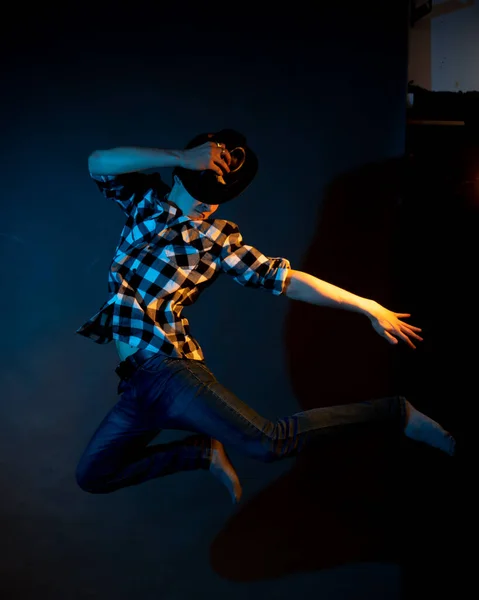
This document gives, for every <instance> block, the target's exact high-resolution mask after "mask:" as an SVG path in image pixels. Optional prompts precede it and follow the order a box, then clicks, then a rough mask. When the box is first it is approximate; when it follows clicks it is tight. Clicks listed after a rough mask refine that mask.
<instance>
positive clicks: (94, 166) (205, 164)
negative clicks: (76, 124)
mask: <svg viewBox="0 0 479 600" xmlns="http://www.w3.org/2000/svg"><path fill="white" fill-rule="evenodd" d="M222 151H223V152H224V149H222V148H218V146H217V145H216V144H214V143H213V142H205V143H204V144H202V145H201V146H197V147H196V148H191V149H190V150H164V149H160V148H140V147H137V146H120V147H117V148H111V149H109V150H95V151H94V152H92V153H91V154H90V156H89V157H88V169H89V171H90V173H93V174H96V175H123V174H125V173H134V172H135V171H145V170H147V169H160V168H162V167H173V168H174V167H183V168H184V169H191V170H192V171H204V170H206V169H211V170H213V171H214V172H215V173H217V174H218V175H223V174H224V172H226V173H228V172H229V167H228V164H227V163H228V162H229V160H230V157H229V154H228V153H227V152H226V155H225V157H224V159H223V158H221V152H222ZM220 167H221V168H220ZM222 169H223V170H222Z"/></svg>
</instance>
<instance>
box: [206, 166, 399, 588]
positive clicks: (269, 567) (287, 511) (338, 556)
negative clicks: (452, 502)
mask: <svg viewBox="0 0 479 600" xmlns="http://www.w3.org/2000/svg"><path fill="white" fill-rule="evenodd" d="M401 165H402V159H392V160H389V161H385V162H383V163H380V164H371V165H367V166H365V167H363V168H361V169H359V170H358V171H355V172H351V173H347V174H344V175H343V176H341V177H339V178H338V179H337V180H336V181H333V182H332V184H331V185H330V186H329V187H328V189H327V190H326V193H325V197H324V198H323V199H322V202H323V210H322V215H321V217H320V223H319V224H318V228H317V233H316V235H315V237H314V239H313V241H312V243H311V246H310V248H309V251H308V252H307V255H306V256H305V258H304V261H303V264H302V265H300V266H298V269H300V270H303V271H306V272H309V273H311V274H312V275H315V276H317V277H320V278H321V279H325V280H326V281H329V282H331V283H334V284H336V285H339V286H340V287H344V288H346V289H348V290H350V291H352V292H354V293H357V294H359V295H362V296H367V297H370V298H374V299H375V300H377V301H378V302H380V303H381V304H384V305H385V306H387V307H388V308H391V309H392V310H395V308H396V307H394V306H393V302H392V296H393V289H394V285H393V275H394V274H393V272H392V269H391V264H390V258H391V255H392V247H391V246H392V242H393V239H394V235H393V227H394V219H395V212H396V209H397V206H398V204H399V189H400V181H401V176H400V173H401ZM404 312H407V311H404ZM285 344H286V354H287V363H288V367H289V372H290V375H291V379H292V387H293V390H294V392H295V394H296V397H297V400H298V402H299V405H300V406H301V409H302V410H307V409H311V408H316V407H322V406H328V405H336V404H345V403H350V402H356V401H361V400H364V399H368V398H373V397H378V396H383V395H393V394H394V393H395V391H394V390H393V383H392V377H391V375H392V372H393V369H392V358H393V353H394V352H398V351H401V350H399V347H396V346H391V345H389V344H388V342H386V340H384V339H383V338H381V337H380V336H378V334H377V333H375V332H374V330H373V329H372V328H371V326H370V324H369V321H368V320H367V319H366V318H365V317H361V316H359V315H357V314H353V313H346V312H344V311H334V310H332V309H319V308H318V307H315V306H312V305H305V304H304V303H299V302H291V305H290V311H289V314H288V316H287V319H286V328H285ZM402 443H404V442H402ZM398 447H399V444H398V442H397V438H395V439H392V438H391V435H390V433H389V437H388V434H387V433H386V432H384V431H377V430H372V429H371V430H370V431H368V432H365V431H362V432H361V433H358V434H356V433H355V434H354V435H349V434H348V435H346V436H341V438H336V439H328V440H321V442H320V443H315V444H312V445H310V446H309V447H308V449H307V450H306V451H304V452H303V453H302V454H301V456H299V457H297V458H295V459H293V460H294V464H293V466H292V469H291V471H289V472H288V473H286V474H285V475H284V476H282V477H281V478H280V479H278V480H277V481H275V482H274V483H273V484H272V485H271V486H269V487H268V488H266V489H264V490H263V491H262V492H261V493H260V494H259V495H258V496H257V497H255V498H254V499H253V500H252V501H251V502H250V503H249V504H245V505H244V506H243V507H242V508H240V510H239V512H238V513H237V514H236V515H235V516H234V517H233V518H232V519H231V521H230V522H229V524H227V525H226V526H225V528H224V529H223V531H222V532H221V533H220V534H219V535H218V537H217V538H216V540H215V541H214V543H213V545H212V548H211V562H212V566H213V568H214V569H215V570H216V572H218V573H219V574H220V575H221V576H222V577H225V578H227V579H231V580H236V581H252V580H263V579H268V578H275V577H282V576H284V575H285V574H290V573H293V572H298V571H303V572H304V571H316V570H321V569H325V568H331V567H334V566H338V565H344V564H348V563H354V562H362V561H368V562H371V561H377V562H394V561H396V560H398V558H399V557H398V556H397V552H398V550H397V549H398V548H399V547H400V544H399V543H398V535H399V531H398V529H397V527H398V519H397V518H396V517H397V514H398V513H397V511H398V510H399V507H398V506H397V505H396V504H395V503H396V502H398V500H396V497H397V496H396V490H394V486H395V482H394V480H393V475H392V473H394V471H395V469H394V468H392V465H393V461H395V460H396V458H397V453H396V451H397V449H398ZM394 477H395V478H396V480H397V472H396V474H395V476H394Z"/></svg>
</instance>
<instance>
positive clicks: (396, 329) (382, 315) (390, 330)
mask: <svg viewBox="0 0 479 600" xmlns="http://www.w3.org/2000/svg"><path fill="white" fill-rule="evenodd" d="M368 313H369V314H368V317H369V319H370V320H371V324H372V326H373V328H374V329H375V331H377V332H378V333H379V335H381V336H382V337H383V338H385V339H386V340H387V341H388V342H389V343H390V344H397V343H398V342H399V339H401V340H403V341H404V342H406V344H407V345H408V346H410V347H411V348H414V349H415V348H416V346H415V345H414V344H413V342H412V341H411V338H414V339H416V340H419V341H421V342H422V337H421V336H419V335H418V334H417V333H416V332H417V331H422V330H421V329H420V328H419V327H413V326H412V325H409V323H404V321H402V320H401V319H402V318H404V317H410V316H411V315H410V314H409V313H395V312H392V311H390V310H388V309H387V308H384V306H381V305H380V304H378V303H377V302H373V303H372V307H371V308H370V309H369V311H368ZM398 338H399V339H398Z"/></svg>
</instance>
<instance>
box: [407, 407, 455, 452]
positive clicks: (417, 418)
mask: <svg viewBox="0 0 479 600" xmlns="http://www.w3.org/2000/svg"><path fill="white" fill-rule="evenodd" d="M404 434H405V435H406V436H407V437H409V438H411V439H412V440H415V441H417V442H422V443H423V444H427V445H428V446H432V447H433V448H438V449H439V450H442V451H443V452H445V453H446V454H449V456H453V455H454V453H455V447H456V441H455V440H454V438H453V437H452V435H451V434H450V433H449V432H448V431H446V430H445V429H443V428H442V427H441V425H439V423H436V421H433V420H432V419H431V418H430V417H428V416H427V415H425V414H423V413H422V412H420V411H418V410H417V409H416V408H414V406H413V405H412V404H411V403H410V402H408V401H407V400H406V427H405V429H404Z"/></svg>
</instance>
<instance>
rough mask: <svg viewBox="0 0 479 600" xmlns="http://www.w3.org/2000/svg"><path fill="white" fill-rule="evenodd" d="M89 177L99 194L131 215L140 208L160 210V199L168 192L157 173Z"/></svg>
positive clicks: (93, 175) (91, 174)
mask: <svg viewBox="0 0 479 600" xmlns="http://www.w3.org/2000/svg"><path fill="white" fill-rule="evenodd" d="M90 177H91V178H92V179H93V181H94V182H95V183H96V185H97V186H98V189H99V190H100V192H101V193H102V194H103V195H104V196H105V197H106V198H108V199H110V200H113V201H114V202H115V203H116V204H118V206H119V207H120V208H121V209H122V210H123V211H124V212H125V214H126V215H131V214H132V213H133V212H134V211H136V210H139V209H141V208H153V207H154V208H156V209H157V210H158V209H160V210H161V204H160V202H159V200H160V199H162V198H163V196H164V195H165V194H166V193H167V192H168V191H169V188H168V186H167V185H166V184H165V183H164V182H163V181H162V179H161V177H160V175H159V173H151V174H146V173H139V172H136V173H125V174H123V175H95V174H93V173H90Z"/></svg>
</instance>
